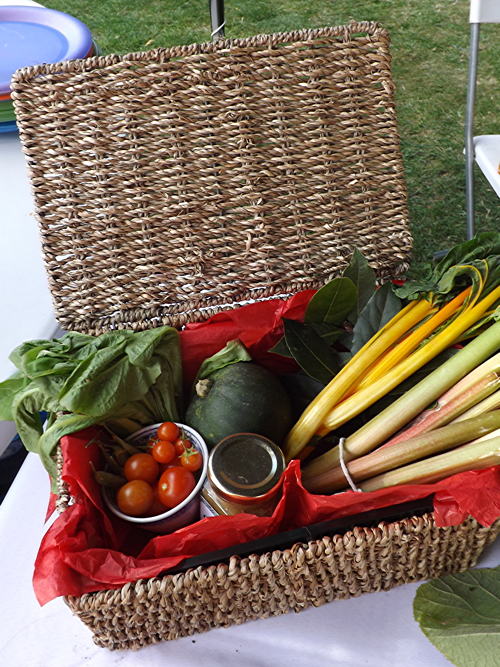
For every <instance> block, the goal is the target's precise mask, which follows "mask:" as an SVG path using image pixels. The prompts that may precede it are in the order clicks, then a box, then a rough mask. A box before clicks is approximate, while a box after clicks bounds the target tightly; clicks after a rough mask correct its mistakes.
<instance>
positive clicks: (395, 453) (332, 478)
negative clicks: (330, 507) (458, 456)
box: [304, 410, 500, 493]
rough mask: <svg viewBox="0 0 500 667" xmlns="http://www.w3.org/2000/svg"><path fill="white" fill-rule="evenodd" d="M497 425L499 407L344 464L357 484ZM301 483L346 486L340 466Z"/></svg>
mask: <svg viewBox="0 0 500 667" xmlns="http://www.w3.org/2000/svg"><path fill="white" fill-rule="evenodd" d="M499 428H500V410H495V411H494V412H490V413H487V414H485V415H481V416H479V417H475V418H474V419H468V420H467V421H463V422H460V424H451V425H450V424H449V425H448V426H443V427H441V428H438V429H435V430H433V431H431V432H430V433H425V434H424V435H419V436H416V437H414V438H410V439H408V440H405V441H404V442H400V443H398V444H396V445H392V446H391V447H389V448H387V449H386V448H380V449H377V450H376V451H374V452H372V453H371V454H367V455H366V456H362V457H360V458H358V459H355V460H354V461H351V462H350V463H348V464H347V469H348V471H349V475H350V476H351V477H352V479H353V480H354V481H355V482H356V483H358V482H359V481H361V480H363V479H367V478H368V477H374V476H375V475H378V474H379V473H383V472H386V471H387V470H392V469H394V468H396V467H398V468H399V467H400V466H402V465H405V464H407V463H410V462H412V461H416V460H419V459H423V458H425V457H428V456H430V455H431V454H436V453H438V452H442V451H445V450H448V449H452V448H454V447H457V445H462V444H464V443H467V442H470V441H471V440H473V439H475V438H478V437H482V436H485V435H488V434H489V433H491V432H492V431H496V430H498V429H499ZM304 486H305V487H306V489H307V490H308V491H312V492H314V493H329V492H332V491H336V490H338V489H343V488H345V487H346V486H347V483H346V478H345V475H344V472H343V471H342V468H340V467H337V468H332V469H330V470H327V471H326V472H324V473H322V474H321V475H318V476H316V477H313V478H308V479H304Z"/></svg>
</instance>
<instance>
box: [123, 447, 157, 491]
mask: <svg viewBox="0 0 500 667" xmlns="http://www.w3.org/2000/svg"><path fill="white" fill-rule="evenodd" d="M123 474H124V475H125V477H126V478H127V479H128V481H129V482H130V481H131V480H133V479H142V480H144V481H145V482H149V483H150V484H153V482H156V480H157V479H158V475H159V474H160V467H159V465H158V463H157V461H155V460H154V458H153V457H152V456H151V454H146V453H143V452H140V453H139V454H132V456H130V457H129V458H128V459H127V460H126V461H125V465H124V466H123Z"/></svg>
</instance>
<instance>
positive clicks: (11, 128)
mask: <svg viewBox="0 0 500 667" xmlns="http://www.w3.org/2000/svg"><path fill="white" fill-rule="evenodd" d="M3 132H17V125H16V122H15V121H14V120H13V121H9V122H8V123H0V134H2V133H3Z"/></svg>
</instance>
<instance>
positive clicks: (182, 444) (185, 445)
mask: <svg viewBox="0 0 500 667" xmlns="http://www.w3.org/2000/svg"><path fill="white" fill-rule="evenodd" d="M192 446H193V443H192V442H191V440H188V439H187V438H179V439H178V440H176V441H175V451H176V452H177V454H184V450H186V449H189V448H190V447H192Z"/></svg>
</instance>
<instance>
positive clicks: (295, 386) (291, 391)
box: [279, 371, 325, 419]
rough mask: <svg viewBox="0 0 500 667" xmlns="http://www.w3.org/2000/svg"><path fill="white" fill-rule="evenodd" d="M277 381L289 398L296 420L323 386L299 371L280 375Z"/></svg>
mask: <svg viewBox="0 0 500 667" xmlns="http://www.w3.org/2000/svg"><path fill="white" fill-rule="evenodd" d="M279 379H280V381H281V383H282V385H283V386H284V387H285V389H286V391H287V394H288V395H289V397H290V400H291V403H292V408H293V414H294V416H295V418H296V419H298V418H299V417H300V415H301V414H302V413H303V412H304V410H305V409H306V408H307V406H308V405H309V403H311V401H312V400H313V399H314V398H315V396H317V395H318V394H319V392H320V391H321V390H322V389H323V388H324V386H325V385H324V383H323V382H318V381H317V380H315V379H314V378H312V377H311V376H310V375H306V374H305V373H303V372H301V371H299V372H296V373H285V374H284V375H280V376H279Z"/></svg>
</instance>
